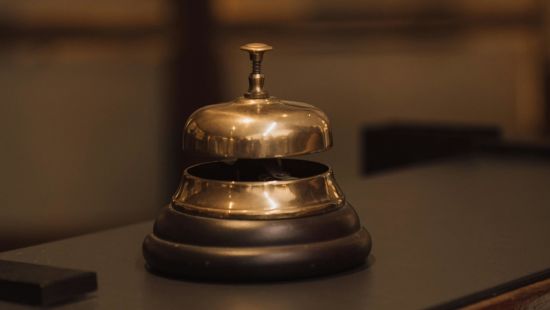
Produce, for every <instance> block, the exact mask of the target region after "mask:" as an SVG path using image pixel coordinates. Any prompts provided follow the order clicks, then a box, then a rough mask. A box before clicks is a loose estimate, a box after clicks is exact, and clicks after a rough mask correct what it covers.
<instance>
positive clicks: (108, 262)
mask: <svg viewBox="0 0 550 310" xmlns="http://www.w3.org/2000/svg"><path fill="white" fill-rule="evenodd" d="M337 178H338V179H339V181H340V185H341V187H342V188H343V189H344V192H345V193H346V196H347V197H348V199H349V200H350V201H351V202H352V204H354V206H355V207H356V209H357V210H358V212H359V214H360V216H361V218H362V220H363V223H364V224H365V226H366V227H367V228H368V229H369V230H370V232H371V234H372V236H373V240H374V246H373V251H372V255H371V258H370V267H369V268H366V269H365V268H364V269H361V270H356V271H355V272H350V273H345V274H339V275H335V276H330V277H323V278H315V279H309V280H303V281H297V282H277V283H261V284H258V283H257V284H220V283H198V282H186V281H178V280H173V279H165V278H161V277H158V276H155V275H152V274H149V273H148V272H146V271H145V269H144V268H143V265H144V260H143V258H142V256H141V242H142V240H143V237H144V236H145V235H146V234H147V233H148V232H149V231H150V230H151V229H152V223H151V222H146V223H140V224H135V225H131V226H126V227H122V228H118V229H114V230H108V231H104V232H99V233H95V234H90V235H85V236H80V237H75V238H71V239H67V240H62V241H57V242H52V243H47V244H43V245H38V246H33V247H29V248H24V249H19V250H13V251H10V252H5V253H0V258H2V259H11V260H17V261H25V262H35V263H40V264H49V265H55V266H60V267H69V268H79V269H87V270H94V271H97V273H98V278H99V290H98V292H97V293H96V294H94V295H92V296H89V297H88V298H86V299H84V300H81V301H78V302H75V303H68V304H65V305H62V306H61V307H60V308H63V309H65V308H66V309H173V308H178V309H196V308H201V309H217V308H219V309H240V310H242V309H335V308H338V309H366V308H367V307H368V308H369V309H417V308H426V307H435V306H443V307H453V306H457V305H460V304H461V303H471V302H474V301H477V300H480V299H484V298H488V297H491V296H493V295H495V294H496V293H500V292H502V291H504V290H509V289H514V288H517V287H520V286H524V285H526V284H528V283H531V282H534V281H537V280H541V279H544V278H548V277H550V246H548V245H549V244H550V161H544V160H539V159H534V158H528V159H525V158H497V157H476V158H466V159H461V160H453V161H448V162H442V163H437V164H432V165H428V166H423V167H416V168H409V169H405V170H400V171H396V172H391V173H387V174H382V175H378V176H374V177H370V178H360V177H359V176H357V177H348V178H340V177H339V176H338V175H337ZM0 308H2V309H24V308H26V307H25V306H22V305H16V304H11V303H3V302H0Z"/></svg>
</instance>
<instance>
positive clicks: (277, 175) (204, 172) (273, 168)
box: [187, 158, 329, 182]
mask: <svg viewBox="0 0 550 310" xmlns="http://www.w3.org/2000/svg"><path fill="white" fill-rule="evenodd" d="M328 170H329V168H328V167H327V166H325V165H323V164H320V163H316V162H313V161H307V160H300V159H276V158H270V159H238V160H235V161H218V162H211V163H205V164H200V165H197V166H193V167H191V168H188V169H187V173H188V174H190V175H192V176H195V177H199V178H202V179H209V180H218V181H241V182H266V181H287V180H296V179H302V178H309V177H313V176H316V175H319V174H322V173H325V172H327V171H328Z"/></svg>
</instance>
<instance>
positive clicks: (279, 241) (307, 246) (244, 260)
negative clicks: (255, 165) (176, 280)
mask: <svg viewBox="0 0 550 310" xmlns="http://www.w3.org/2000/svg"><path fill="white" fill-rule="evenodd" d="M370 249H371V238H370V235H369V233H368V232H367V230H366V229H365V228H362V227H361V225H360V222H359V218H358V216H357V214H356V213H355V211H354V210H353V208H352V207H351V206H350V205H345V206H344V207H342V208H339V209H336V210H333V211H330V212H327V213H323V214H317V215H312V216H305V217H299V218H290V219H274V220H241V219H220V218H211V217H204V216H197V215H190V214H186V213H184V212H181V211H178V210H176V209H174V208H173V207H172V206H167V207H165V208H164V209H163V211H162V213H161V214H160V215H159V217H158V218H157V220H156V222H155V226H154V231H153V233H151V234H149V235H148V236H147V237H146V238H145V240H144V242H143V254H144V256H145V260H146V261H147V266H148V268H150V269H151V270H152V271H153V272H156V273H160V274H165V275H169V276H173V277H174V276H175V277H184V278H192V279H198V280H223V281H243V280H244V281H251V280H252V281H258V280H260V281H261V280H283V279H294V278H303V277H311V276H318V275H326V274H330V273H335V272H340V271H344V270H347V269H350V268H354V267H357V266H359V265H361V264H364V263H365V261H366V258H367V256H368V254H369V252H370Z"/></svg>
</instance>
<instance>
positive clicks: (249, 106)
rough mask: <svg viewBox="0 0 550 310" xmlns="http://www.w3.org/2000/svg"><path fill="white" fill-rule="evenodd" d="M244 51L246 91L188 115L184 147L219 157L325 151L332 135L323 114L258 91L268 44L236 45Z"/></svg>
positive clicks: (309, 107)
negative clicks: (247, 56) (248, 69)
mask: <svg viewBox="0 0 550 310" xmlns="http://www.w3.org/2000/svg"><path fill="white" fill-rule="evenodd" d="M241 49H242V50H244V51H247V52H249V53H250V59H251V60H252V73H251V74H250V76H249V89H248V92H247V93H245V94H244V96H242V97H239V98H237V99H235V100H234V101H232V102H227V103H220V104H214V105H208V106H205V107H203V108H201V109H199V110H197V111H195V112H194V113H193V114H192V115H191V116H190V117H189V119H188V121H187V123H186V125H185V130H184V135H183V144H184V148H185V149H189V150H194V151H197V152H202V153H208V154H210V155H214V156H218V157H224V158H276V157H288V156H296V155H303V154H310V153H316V152H321V151H325V150H328V149H329V148H330V147H331V146H332V136H331V130H330V122H329V120H328V117H327V116H326V115H325V113H323V111H321V110H320V109H318V108H316V107H314V106H312V105H310V104H307V103H302V102H294V101H286V100H281V99H278V98H275V97H270V96H269V95H268V93H267V91H265V90H264V89H263V84H264V75H263V74H262V73H261V62H262V58H263V54H264V52H266V51H269V50H271V49H272V48H271V46H268V45H265V44H261V43H251V44H247V45H244V46H241Z"/></svg>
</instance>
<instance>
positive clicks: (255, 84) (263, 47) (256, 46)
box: [241, 43, 273, 99]
mask: <svg viewBox="0 0 550 310" xmlns="http://www.w3.org/2000/svg"><path fill="white" fill-rule="evenodd" d="M272 49H273V47H271V46H269V45H267V44H264V43H248V44H246V45H243V46H241V50H243V51H246V52H248V53H249V55H250V60H251V61H252V72H251V73H250V75H249V76H248V92H247V93H245V94H244V96H245V97H246V98H250V99H265V98H268V97H269V95H268V93H267V91H265V90H264V89H263V87H264V79H265V78H264V75H263V74H262V60H263V57H264V52H267V51H270V50H272Z"/></svg>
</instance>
